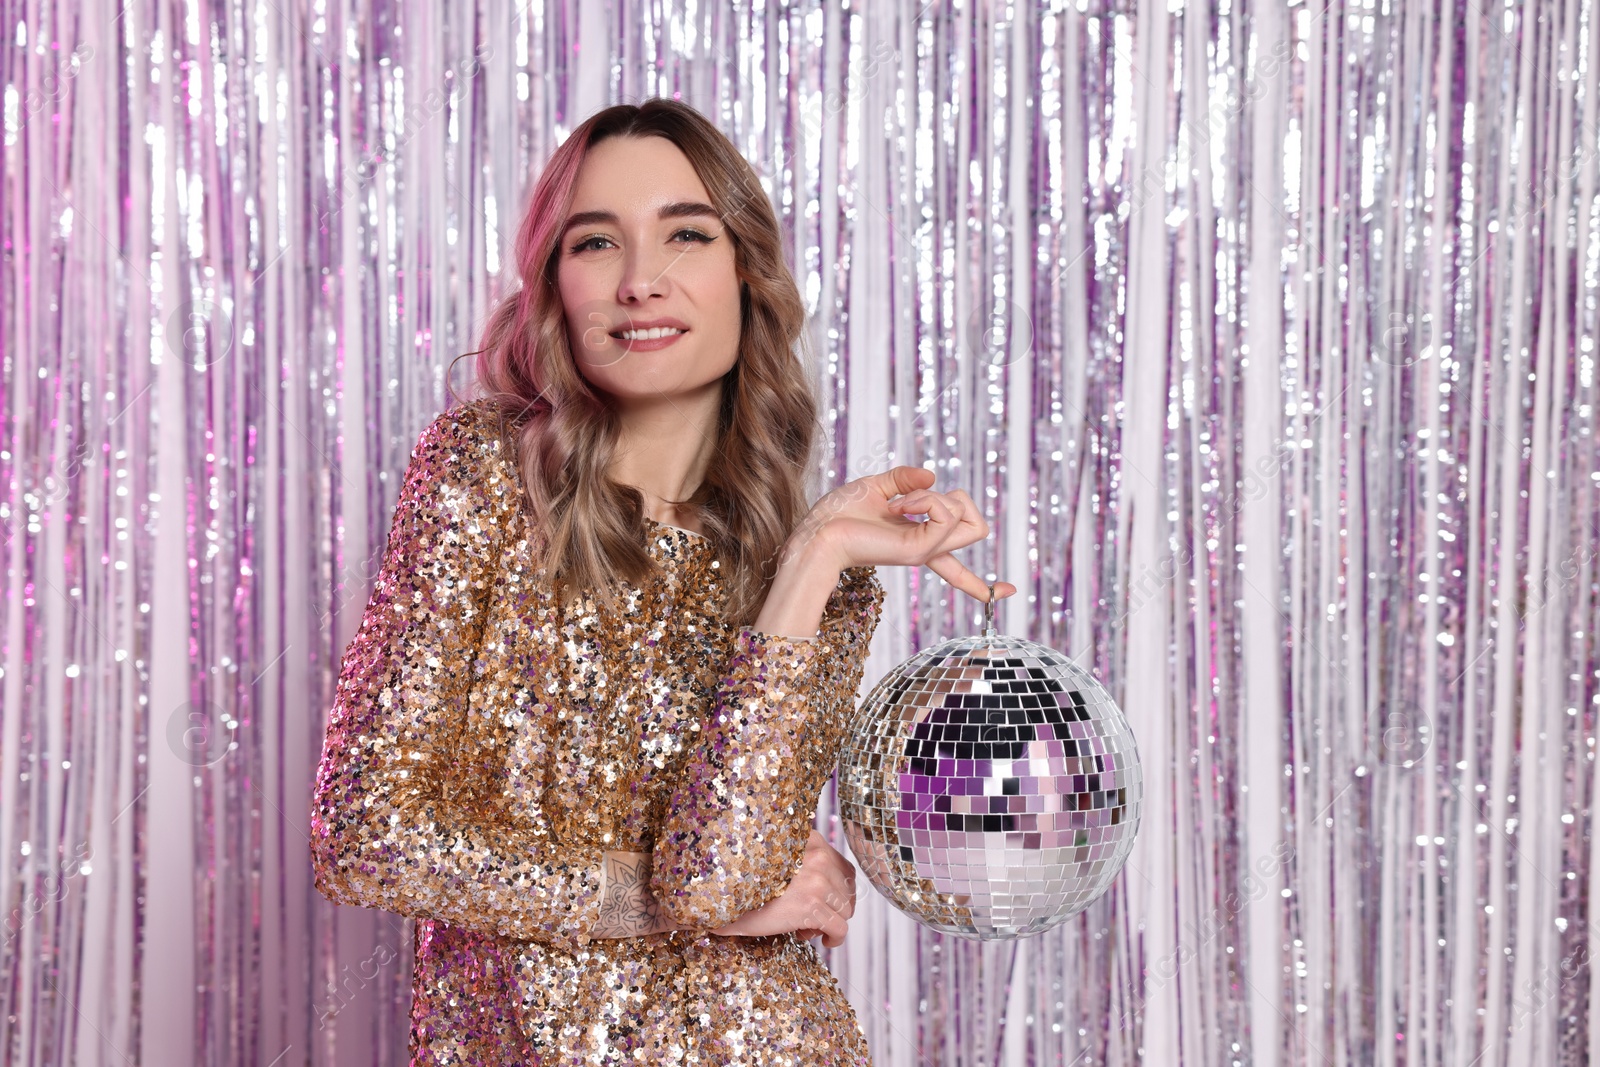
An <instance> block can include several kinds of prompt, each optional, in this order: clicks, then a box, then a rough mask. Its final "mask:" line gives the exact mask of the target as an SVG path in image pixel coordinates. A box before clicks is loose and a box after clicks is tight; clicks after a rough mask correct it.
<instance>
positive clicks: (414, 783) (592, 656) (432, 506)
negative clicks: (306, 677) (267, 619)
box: [311, 402, 883, 1067]
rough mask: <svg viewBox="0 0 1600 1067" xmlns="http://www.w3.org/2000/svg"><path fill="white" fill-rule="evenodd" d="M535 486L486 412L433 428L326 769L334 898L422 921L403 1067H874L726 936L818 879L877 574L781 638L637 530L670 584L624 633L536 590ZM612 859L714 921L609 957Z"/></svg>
mask: <svg viewBox="0 0 1600 1067" xmlns="http://www.w3.org/2000/svg"><path fill="white" fill-rule="evenodd" d="M518 478H519V474H518V472H517V469H516V466H515V464H514V463H513V462H512V461H511V458H510V456H509V455H508V454H507V452H506V450H505V449H504V448H503V446H502V443H501V441H500V439H499V437H498V435H497V434H496V433H495V432H494V431H493V422H492V416H490V415H489V414H488V412H487V410H486V409H485V408H484V407H482V406H481V402H474V403H470V404H466V405H463V406H461V407H459V408H456V409H454V410H452V411H450V412H446V413H445V414H444V415H441V416H440V417H439V418H438V419H436V420H435V421H434V422H433V423H432V424H431V425H430V426H429V427H428V428H427V429H426V430H425V431H424V432H423V434H422V436H421V438H420V439H419V441H418V444H417V447H416V449H415V450H413V452H412V458H411V464H410V466H409V468H408V470H407V472H406V478H405V482H404V485H403V488H402V490H401V494H400V499H399V501H398V502H397V504H396V507H395V513H394V519H393V524H392V527H391V531H390V536H389V541H388V545H387V547H386V550H385V555H384V560H383V566H382V570H381V572H380V574H379V576H378V579H377V581H376V583H375V584H374V588H373V591H372V595H371V597H370V599H369V600H368V602H367V606H366V610H365V613H364V615H363V618H362V622H361V625H360V628H359V629H358V631H357V633H356V636H355V638H354V639H353V640H352V641H351V643H350V646H349V647H348V648H347V650H346V652H345V656H344V660H343V663H342V666H341V670H340V677H339V682H338V687H337V691H336V692H337V695H336V700H335V704H334V707H333V709H332V711H331V713H330V715H329V721H328V727H327V733H326V736H325V739H324V745H323V753H322V760H321V764H320V766H319V768H318V772H317V778H316V785H315V796H314V798H313V808H312V818H311V827H312V845H311V854H312V864H313V869H314V873H315V880H316V885H317V888H318V889H319V890H321V892H322V893H323V894H324V895H325V896H327V897H328V898H329V899H331V900H334V901H336V902H339V903H344V904H353V905H358V906H362V907H371V908H382V909H385V910H388V911H392V912H396V913H399V914H401V915H406V916H411V917H412V918H414V919H415V920H416V924H415V933H416V966H415V972H414V975H413V1003H412V1017H411V1023H412V1026H411V1053H412V1061H411V1062H412V1064H413V1065H422V1064H430V1065H431V1064H475V1065H489V1064H547V1065H555V1064H559V1065H563V1067H565V1065H568V1064H573V1065H576V1064H585V1065H588V1064H620V1063H630V1064H637V1063H647V1064H663V1063H666V1064H672V1063H682V1064H702V1065H713V1064H761V1065H774V1067H778V1065H796V1067H798V1065H800V1064H806V1065H808V1067H810V1065H829V1064H852V1065H860V1064H870V1062H871V1061H870V1057H869V1055H868V1051H867V1048H866V1043H865V1038H864V1036H863V1033H862V1029H861V1026H860V1023H859V1021H858V1020H857V1018H856V1015H855V1012H854V1010H853V1009H852V1007H851V1006H850V1004H849V1002H848V1001H847V1000H846V999H845V997H844V995H843V992H842V991H841V989H840V988H839V986H838V984H837V982H836V981H835V979H834V977H833V975H832V974H831V973H830V972H829V971H828V970H827V969H826V968H825V967H824V966H823V964H822V962H821V960H820V958H819V957H818V955H817V952H816V950H815V948H814V947H813V946H812V945H811V944H809V943H807V942H803V941H799V940H798V939H796V938H795V937H794V936H793V935H791V934H785V935H781V936H773V937H758V938H751V937H718V936H716V935H714V934H711V933H708V932H706V931H709V930H711V929H715V928H716V927H718V926H721V925H724V924H726V923H727V922H731V921H732V920H733V919H734V918H736V917H737V916H738V915H740V914H742V913H743V912H745V911H747V910H750V909H752V908H755V907H758V906H760V905H761V904H762V903H765V902H766V901H768V900H770V899H772V898H774V897H776V896H778V895H779V894H781V893H782V891H783V889H784V888H785V887H786V886H787V884H788V882H789V879H790V878H791V877H792V876H793V874H794V871H795V870H796V869H797V868H798V866H799V863H800V860H801V856H802V854H803V850H804V846H805V841H806V837H807V835H808V832H809V830H810V826H811V822H812V815H813V812H814V810H815V804H816V800H817V796H818V793H819V792H820V790H821V788H822V786H823V785H824V784H825V782H826V780H827V778H828V776H829V774H830V773H831V772H832V770H833V766H834V762H835V760H836V758H837V754H838V751H839V746H840V742H841V737H842V732H843V729H844V726H845V722H846V719H847V717H848V715H849V713H850V711H851V710H852V709H853V707H854V697H855V694H856V693H857V690H858V688H859V686H860V682H861V675H862V669H863V664H864V660H865V658H866V653H867V645H868V643H869V641H870V640H871V637H872V633H873V631H874V630H875V628H876V626H877V622H878V617H879V613H880V609H881V605H882V600H883V589H882V587H881V585H880V584H879V582H878V579H877V575H876V571H875V568H872V567H852V568H849V569H847V570H846V571H845V572H844V574H843V575H842V576H841V578H840V581H839V585H838V586H837V587H836V588H835V590H834V591H833V594H832V596H831V598H830V599H829V601H828V605H827V609H826V611H825V613H824V616H823V622H822V628H821V630H820V632H819V633H818V634H817V636H816V637H814V638H811V639H803V638H796V637H791V636H780V635H775V634H767V633H763V632H761V631H758V630H755V629H754V628H752V627H749V626H733V625H731V624H729V623H727V622H726V621H725V620H724V619H723V618H722V615H721V609H722V606H723V605H724V603H725V596H724V589H723V587H722V584H721V570H720V567H721V564H720V562H719V561H718V560H716V559H715V558H714V554H713V552H712V550H711V541H710V540H709V539H707V538H704V537H702V536H700V535H698V534H694V533H691V532H689V531H686V530H682V529H679V528H677V527H672V526H667V525H665V524H662V523H658V522H655V521H654V520H647V529H646V536H647V539H648V550H649V551H650V554H651V556H652V558H654V559H655V560H656V561H657V562H658V563H659V564H660V566H659V568H658V572H657V574H656V575H654V576H652V578H651V579H649V580H648V581H647V582H646V583H645V585H644V587H643V588H629V589H628V590H627V596H626V598H625V600H624V602H623V604H624V606H623V610H622V611H620V612H619V613H617V615H616V616H615V617H607V616H605V615H603V614H602V613H600V612H598V611H597V610H596V608H595V605H594V601H593V600H592V599H591V598H589V597H575V598H573V600H572V602H570V603H558V602H557V600H556V598H555V597H554V596H553V595H551V594H550V593H549V592H548V591H547V590H546V588H545V584H544V583H542V582H541V581H539V580H538V579H539V577H540V574H539V571H538V567H539V563H538V558H539V554H538V544H539V538H538V535H537V531H536V530H534V529H533V528H532V527H531V526H530V525H529V524H528V523H527V520H526V513H525V512H524V511H523V510H522V508H521V506H520V488H519V482H518ZM608 849H620V850H629V851H646V850H649V851H652V853H653V859H654V877H653V880H652V886H653V888H654V890H655V892H656V895H657V896H658V898H660V899H661V900H662V902H663V904H664V906H665V907H666V908H667V909H668V910H669V911H670V912H671V913H672V914H673V915H674V916H675V917H676V918H677V919H678V921H679V922H681V923H684V924H686V925H692V926H693V927H694V929H692V930H682V931H673V932H671V933H665V934H655V935H650V936H647V937H638V938H625V939H590V937H589V935H588V931H589V930H590V929H591V928H592V927H593V925H594V923H595V921H596V920H597V918H598V914H599V911H598V909H599V903H600V892H601V863H602V857H603V853H604V852H605V851H606V850H608Z"/></svg>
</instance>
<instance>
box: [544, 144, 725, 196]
mask: <svg viewBox="0 0 1600 1067" xmlns="http://www.w3.org/2000/svg"><path fill="white" fill-rule="evenodd" d="M572 194H573V195H572V209H573V210H574V211H587V210H591V209H595V208H604V209H609V210H612V211H616V212H618V213H621V214H624V215H626V214H628V213H629V212H639V213H648V214H651V215H653V214H654V212H655V210H656V208H657V207H659V206H661V205H663V204H668V203H672V202H674V201H680V200H703V201H708V202H709V201H710V199H711V197H710V196H709V195H708V194H707V192H706V187H705V184H704V183H703V182H701V181H700V176H699V175H698V174H696V173H695V170H694V167H693V166H692V165H690V163H689V157H688V156H686V155H684V154H683V150H682V149H680V148H679V147H678V146H677V145H675V144H673V143H672V142H671V141H669V140H667V139H666V138H665V137H653V136H652V137H610V138H607V139H606V140H604V141H601V142H600V143H599V144H597V145H594V146H593V147H591V148H590V149H589V150H588V152H587V153H585V155H584V159H583V163H582V165H581V166H579V168H578V178H577V182H576V183H575V185H574V186H573V190H572Z"/></svg>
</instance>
